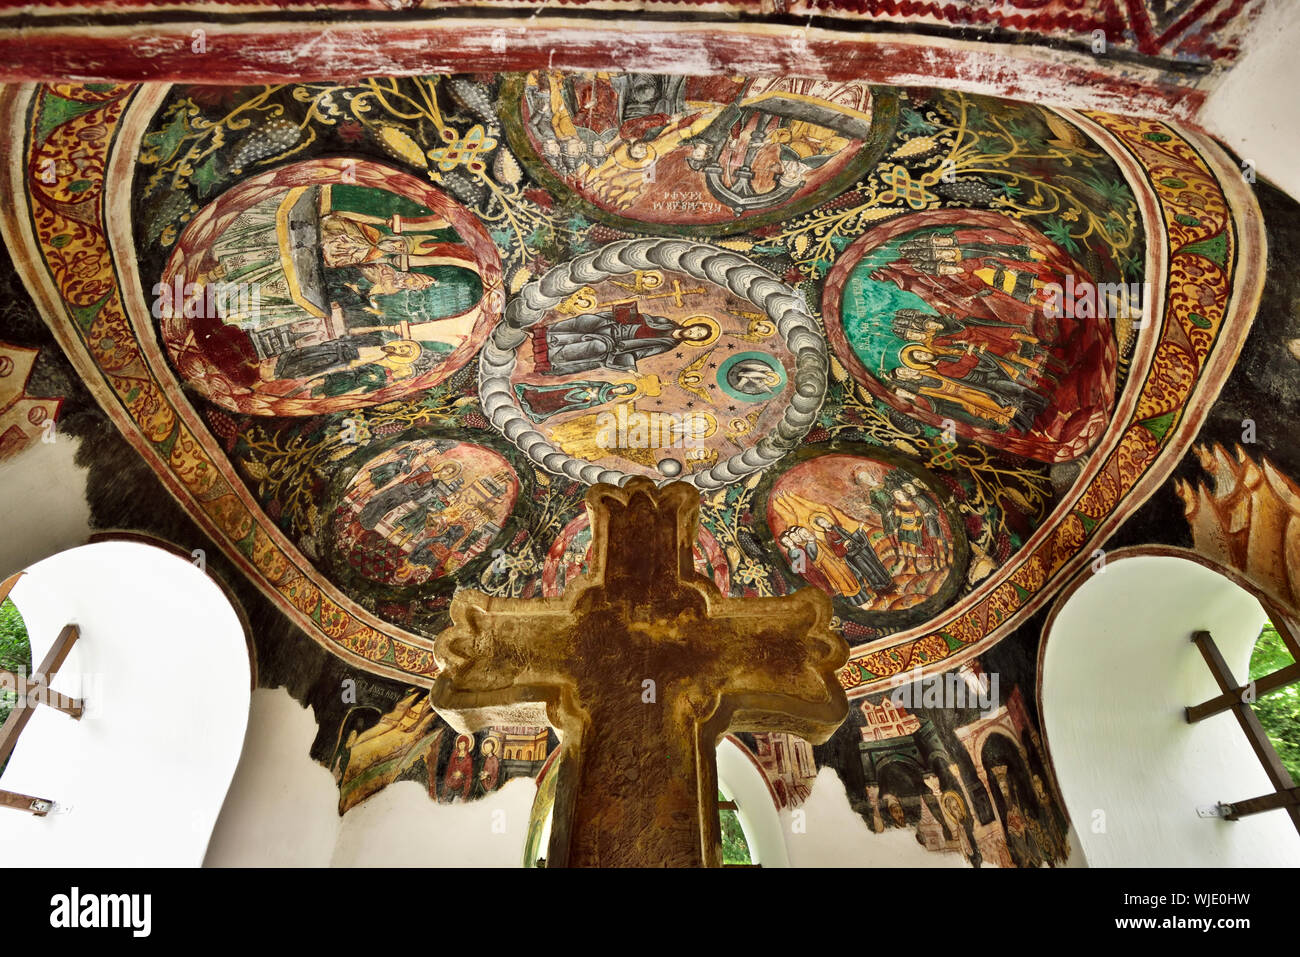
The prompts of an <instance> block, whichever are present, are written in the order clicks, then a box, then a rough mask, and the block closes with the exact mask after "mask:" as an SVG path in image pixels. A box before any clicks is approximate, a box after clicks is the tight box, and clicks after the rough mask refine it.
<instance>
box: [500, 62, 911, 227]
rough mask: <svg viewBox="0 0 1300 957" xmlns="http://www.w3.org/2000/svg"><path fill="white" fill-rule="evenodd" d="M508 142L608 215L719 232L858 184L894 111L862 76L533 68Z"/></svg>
mask: <svg viewBox="0 0 1300 957" xmlns="http://www.w3.org/2000/svg"><path fill="white" fill-rule="evenodd" d="M502 109H503V115H504V117H505V120H506V125H507V130H508V131H509V133H510V140H511V145H512V147H513V148H514V149H515V152H516V153H518V154H519V155H520V156H521V157H522V158H523V159H524V161H525V162H526V163H527V164H528V165H529V166H530V167H531V168H533V170H534V171H535V172H537V173H538V174H539V178H541V179H542V180H543V181H548V182H549V183H550V184H551V185H558V184H562V186H563V187H565V188H566V191H569V190H571V191H573V192H575V193H577V195H578V196H580V197H581V198H582V199H583V201H584V202H585V204H586V205H588V206H589V207H590V208H591V209H592V211H593V212H594V213H595V214H596V215H597V216H598V217H600V218H602V219H606V220H613V221H616V222H620V223H622V224H625V225H642V226H644V225H655V226H660V227H666V228H669V229H676V228H680V229H682V230H683V231H685V230H688V229H689V230H690V232H692V233H693V234H695V235H719V234H722V233H725V232H734V231H736V230H739V229H744V228H750V227H753V226H757V225H762V224H764V223H768V222H773V221H775V220H777V219H780V218H784V217H788V216H791V215H793V214H795V213H798V212H801V211H803V210H805V209H808V208H810V207H811V206H813V205H815V204H817V203H818V202H821V201H823V200H825V199H829V198H830V197H831V196H833V195H835V194H836V193H838V192H839V191H840V190H842V189H844V188H845V187H847V186H849V185H851V184H852V183H853V182H854V181H855V180H856V179H857V178H858V177H859V176H861V175H862V174H863V173H865V172H866V171H867V170H868V169H869V168H870V167H871V166H872V165H873V164H874V163H875V161H876V160H877V159H878V157H879V153H880V151H881V150H882V149H883V148H884V146H885V144H886V142H887V141H888V139H889V137H890V135H891V134H892V133H893V128H894V124H895V122H896V119H897V105H896V101H895V99H894V97H893V95H892V94H890V93H888V92H885V91H874V90H873V89H872V88H871V87H870V86H868V85H867V84H866V83H865V82H863V81H861V80H847V81H832V80H814V79H804V78H796V77H789V76H786V77H774V78H764V79H755V78H753V77H728V76H699V77H684V76H669V75H666V74H656V73H624V74H610V73H569V72H561V71H558V70H536V71H534V72H532V73H529V74H527V76H522V77H516V78H514V79H513V80H512V82H511V83H510V84H509V85H508V86H507V87H506V90H505V97H504V101H503V106H502Z"/></svg>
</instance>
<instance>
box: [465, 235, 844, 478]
mask: <svg viewBox="0 0 1300 957" xmlns="http://www.w3.org/2000/svg"><path fill="white" fill-rule="evenodd" d="M826 369H827V355H826V344H825V341H824V340H823V339H822V336H821V334H820V332H819V330H818V328H817V324H816V322H815V321H814V320H813V318H812V317H811V315H809V313H808V310H807V308H806V306H805V305H804V303H803V300H802V299H801V298H800V297H799V296H798V295H796V294H795V292H794V290H792V289H791V288H790V287H788V286H786V285H784V284H782V283H781V282H778V281H777V279H776V278H775V277H774V276H772V275H771V273H769V272H767V271H766V270H764V269H762V268H760V267H759V266H757V265H755V264H754V263H752V262H750V261H749V260H747V259H745V258H744V257H743V256H739V255H737V254H735V253H731V252H726V251H724V250H721V249H718V248H716V247H713V246H709V245H705V244H703V243H691V242H687V241H685V240H675V239H643V240H627V241H624V242H618V243H613V244H611V245H609V246H606V247H605V248H604V249H602V250H601V251H600V252H597V253H589V254H587V255H585V256H580V257H579V258H577V259H574V260H572V261H571V262H569V263H566V264H564V265H561V266H557V267H556V268H554V269H552V270H551V271H550V272H548V273H547V274H546V275H545V276H543V277H542V278H541V279H539V280H535V281H533V282H530V283H529V284H528V285H526V286H524V288H523V289H522V290H521V291H520V294H519V296H518V297H517V298H515V299H514V300H512V301H511V303H510V306H509V308H508V309H507V311H506V317H505V321H504V322H503V323H502V324H501V325H499V326H498V327H497V328H496V330H494V332H493V334H492V337H491V339H490V340H489V342H488V345H487V346H486V347H485V348H484V352H483V356H482V359H481V364H480V390H479V392H480V397H481V399H482V402H483V409H484V412H485V413H486V414H487V415H488V418H489V420H490V421H491V422H492V424H493V425H494V426H495V427H496V428H497V429H499V430H500V431H501V432H502V433H503V434H504V435H505V436H506V437H507V438H508V439H510V440H511V441H512V442H514V443H515V444H516V445H517V446H518V447H519V448H520V449H521V450H523V451H524V452H525V453H526V454H527V455H528V456H529V458H531V459H532V460H533V461H534V462H535V463H536V464H538V465H539V466H541V467H542V468H544V469H546V470H548V471H551V472H554V473H556V474H561V475H565V476H568V477H569V478H572V479H576V480H578V481H581V482H585V483H587V484H595V483H596V482H607V483H614V484H617V483H622V482H625V481H627V479H628V478H630V477H631V476H632V475H644V476H647V477H651V478H655V479H657V480H660V481H668V480H673V479H682V480H685V481H689V482H691V483H692V484H694V485H695V486H696V487H698V488H701V489H710V488H718V487H720V486H723V485H729V484H731V483H732V482H736V481H739V480H740V479H743V478H745V477H746V476H749V475H752V474H754V473H755V472H759V471H761V470H763V469H765V468H766V467H768V466H769V465H771V464H772V463H773V462H775V461H776V460H777V459H779V458H781V456H783V455H784V454H786V453H787V452H789V451H790V450H791V449H793V448H794V447H795V446H796V445H798V443H799V440H800V439H801V438H802V437H803V436H804V435H805V434H806V433H807V431H808V429H809V428H810V427H811V426H812V423H813V422H814V420H815V419H816V416H817V412H818V409H819V408H820V406H821V403H822V399H823V397H824V396H825V392H826Z"/></svg>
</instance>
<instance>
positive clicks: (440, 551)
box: [331, 439, 519, 586]
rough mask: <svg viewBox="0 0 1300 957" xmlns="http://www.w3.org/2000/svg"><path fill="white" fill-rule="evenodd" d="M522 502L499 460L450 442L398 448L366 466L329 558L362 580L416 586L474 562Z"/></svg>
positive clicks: (341, 514) (341, 515)
mask: <svg viewBox="0 0 1300 957" xmlns="http://www.w3.org/2000/svg"><path fill="white" fill-rule="evenodd" d="M518 495H519V480H518V478H517V477H516V475H515V473H514V469H513V468H512V467H511V465H510V463H509V462H507V461H506V460H505V459H504V458H503V457H502V456H501V455H500V453H498V452H495V451H493V450H492V449H489V448H486V447H484V446H481V445H474V444H472V443H468V442H456V441H453V440H450V439H441V440H440V439H426V440H423V441H418V442H409V443H403V444H400V445H397V446H394V447H393V448H391V449H389V450H388V451H387V452H385V453H384V454H382V455H380V456H378V457H377V458H374V459H372V460H370V461H369V462H367V463H366V464H365V465H363V466H362V467H361V468H360V469H359V470H358V472H357V474H356V476H355V477H354V478H353V480H352V482H351V483H350V484H349V485H348V488H347V491H346V492H345V493H344V495H343V499H342V501H341V502H339V504H338V506H337V507H336V508H335V510H334V516H333V543H332V548H331V553H332V554H333V555H334V557H335V559H336V560H337V561H339V562H340V563H346V565H347V566H349V567H350V568H351V569H352V570H353V571H354V572H355V573H356V574H358V575H360V576H361V577H362V578H364V579H368V580H370V581H373V582H378V583H381V584H386V585H397V586H406V585H419V584H422V583H424V582H426V581H429V580H430V579H436V578H440V577H442V576H443V575H446V574H450V573H451V572H454V571H456V570H457V569H458V568H460V567H462V566H464V565H465V564H467V563H468V562H470V561H472V560H473V559H474V558H476V557H478V556H479V555H480V554H482V553H483V552H484V550H486V549H487V548H488V546H489V545H490V544H491V543H492V542H493V541H494V540H495V539H496V537H497V536H498V535H499V534H500V532H501V530H502V527H503V525H504V524H505V521H506V517H507V516H508V515H509V514H510V511H511V509H512V508H513V507H514V504H515V499H516V498H517V497H518Z"/></svg>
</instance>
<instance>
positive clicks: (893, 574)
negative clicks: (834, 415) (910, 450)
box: [766, 453, 966, 615]
mask: <svg viewBox="0 0 1300 957" xmlns="http://www.w3.org/2000/svg"><path fill="white" fill-rule="evenodd" d="M766 519H767V525H768V528H769V529H770V530H771V533H772V536H773V538H774V539H775V541H776V542H777V543H778V545H779V546H780V548H781V552H782V556H783V558H784V560H785V563H786V565H787V567H788V569H789V571H790V573H791V574H792V575H793V576H794V577H795V578H796V579H801V580H802V581H805V582H807V583H809V584H812V585H816V586H817V587H818V588H820V589H821V590H822V591H824V592H826V593H827V594H828V595H830V596H831V597H832V598H833V599H835V602H836V606H837V608H840V609H842V613H843V614H845V615H863V614H867V613H873V612H903V611H907V610H909V609H917V608H918V606H922V605H927V604H928V605H929V606H930V607H934V606H936V605H937V604H938V603H939V602H942V601H943V600H944V599H946V598H948V597H950V596H951V595H952V594H953V593H954V592H955V591H956V589H957V587H958V586H959V585H960V584H961V582H962V579H963V573H964V570H965V569H964V565H965V560H966V539H965V532H964V527H963V526H962V524H960V523H959V522H957V521H955V520H954V518H953V512H952V509H951V507H950V505H949V504H948V503H947V501H946V498H945V496H944V495H943V493H942V492H940V491H939V489H938V488H936V482H935V480H934V479H930V478H927V477H925V476H923V475H922V474H920V473H919V471H918V470H917V469H915V467H914V466H913V467H905V466H902V465H899V464H894V463H892V462H890V461H887V460H882V459H879V458H874V457H870V456H863V455H846V454H835V453H832V454H827V455H820V456H815V457H813V458H805V459H804V460H803V461H802V462H800V463H799V464H797V465H795V466H794V467H792V468H790V469H788V470H786V471H785V472H783V473H781V475H780V477H779V478H778V479H777V480H776V481H775V482H773V483H772V486H771V489H770V491H769V492H768V495H767V514H766ZM914 614H915V612H914Z"/></svg>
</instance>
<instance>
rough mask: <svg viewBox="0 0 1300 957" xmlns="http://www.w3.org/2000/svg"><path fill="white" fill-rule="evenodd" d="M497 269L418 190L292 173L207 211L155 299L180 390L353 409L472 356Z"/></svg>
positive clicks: (327, 169)
mask: <svg viewBox="0 0 1300 957" xmlns="http://www.w3.org/2000/svg"><path fill="white" fill-rule="evenodd" d="M367 184H373V185H367ZM403 189H404V191H403ZM495 258H496V256H495V252H494V251H493V250H492V247H491V244H490V242H488V241H487V238H486V235H485V233H484V231H483V229H482V227H481V226H480V225H479V224H478V223H477V221H476V220H474V218H473V217H472V216H471V215H470V214H469V213H468V211H466V210H464V209H463V208H461V207H460V206H459V205H458V204H456V203H454V202H452V201H451V200H450V199H448V198H447V197H445V196H444V195H443V194H441V193H439V192H437V191H436V190H434V189H432V188H430V187H429V186H427V185H426V184H424V183H421V182H420V181H419V180H414V179H412V178H410V177H408V176H406V175H404V174H402V173H399V172H398V171H396V170H392V169H386V168H384V167H382V166H380V165H378V164H374V163H361V162H358V161H355V160H351V161H339V160H322V161H319V162H307V163H300V164H293V165H290V166H288V167H284V168H282V169H280V170H277V171H276V172H275V173H273V174H270V175H269V176H262V177H258V178H256V179H254V180H253V181H251V182H247V183H244V184H241V185H240V186H237V187H235V188H233V189H231V190H229V191H227V192H226V193H223V194H221V195H220V196H218V197H217V198H216V199H214V200H213V201H212V202H211V203H210V204H209V205H207V206H205V207H204V208H203V209H202V210H200V211H199V213H198V214H197V215H196V216H195V217H194V218H193V219H192V220H191V221H190V223H189V224H188V225H187V226H186V228H185V230H184V231H183V232H182V233H181V235H180V238H179V239H178V240H177V242H176V246H175V248H174V250H173V252H172V254H171V257H170V258H169V260H168V263H167V267H166V269H165V270H164V272H163V275H162V277H161V279H160V280H159V281H158V283H157V284H156V285H155V286H154V287H153V292H154V294H155V295H156V296H157V297H158V298H157V300H156V305H155V315H156V316H157V318H158V319H159V321H160V324H161V329H162V338H163V343H164V345H165V346H166V347H167V350H168V353H169V356H170V358H171V360H172V361H173V362H174V363H175V364H176V366H177V368H178V369H179V370H180V372H181V374H182V376H183V377H185V378H186V380H187V381H188V382H189V384H190V385H191V386H192V387H194V388H195V389H197V390H198V391H199V392H200V393H201V394H203V395H204V396H206V397H207V398H210V399H211V400H212V401H214V402H216V403H217V404H218V405H221V406H223V407H225V408H228V409H232V410H235V411H240V412H253V413H256V414H262V415H267V414H279V415H295V414H296V415H303V414H311V413H314V412H322V411H329V410H331V409H339V408H354V407H357V406H359V405H366V404H373V403H376V402H381V401H384V400H386V399H391V398H394V397H397V396H400V395H403V394H407V393H410V392H415V391H418V390H420V389H424V388H428V387H429V386H431V385H434V384H436V383H437V382H439V381H441V380H442V379H443V378H445V377H446V376H447V375H449V374H450V373H451V372H454V371H455V370H456V369H457V368H458V367H459V366H460V365H461V364H463V363H464V362H465V361H467V360H468V359H469V358H470V357H471V356H472V355H473V353H474V352H475V351H476V349H477V347H478V345H479V343H480V341H481V339H482V337H483V335H484V334H485V333H486V330H487V328H488V327H489V326H490V325H491V323H492V321H493V319H494V318H495V314H496V312H497V311H498V310H499V304H498V297H499V291H498V290H495V289H494V288H493V284H494V282H495V281H496V270H495V265H494V260H495ZM250 290H251V293H252V294H251V295H250V294H249V292H248V291H250ZM214 293H215V294H214Z"/></svg>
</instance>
